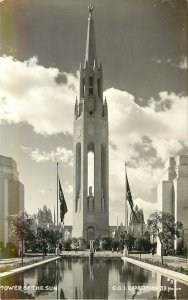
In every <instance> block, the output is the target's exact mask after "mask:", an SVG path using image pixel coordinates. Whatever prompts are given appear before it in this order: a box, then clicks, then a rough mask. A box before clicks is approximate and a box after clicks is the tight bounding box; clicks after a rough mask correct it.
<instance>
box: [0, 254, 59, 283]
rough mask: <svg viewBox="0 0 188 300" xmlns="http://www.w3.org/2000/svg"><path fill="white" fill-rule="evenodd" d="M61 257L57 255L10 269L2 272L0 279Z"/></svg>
mask: <svg viewBox="0 0 188 300" xmlns="http://www.w3.org/2000/svg"><path fill="white" fill-rule="evenodd" d="M60 258H61V256H57V257H53V258H49V259H45V260H42V261H39V262H36V263H34V264H31V265H27V266H24V267H20V268H17V269H12V270H10V271H7V272H3V273H0V279H1V278H4V277H8V276H11V275H14V274H18V273H22V272H25V271H27V270H30V269H33V268H37V267H39V266H41V265H43V264H47V263H49V262H51V261H54V260H57V259H60Z"/></svg>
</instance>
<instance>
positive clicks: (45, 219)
mask: <svg viewBox="0 0 188 300" xmlns="http://www.w3.org/2000/svg"><path fill="white" fill-rule="evenodd" d="M37 223H38V224H37V225H38V227H41V228H54V227H55V225H54V222H53V220H52V212H51V209H50V208H49V209H48V208H47V206H46V205H44V206H43V209H41V208H40V209H39V210H38V215H37Z"/></svg>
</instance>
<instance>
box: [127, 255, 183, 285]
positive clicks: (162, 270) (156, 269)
mask: <svg viewBox="0 0 188 300" xmlns="http://www.w3.org/2000/svg"><path fill="white" fill-rule="evenodd" d="M122 259H123V261H126V262H129V263H131V264H134V265H137V266H139V267H141V268H145V269H148V270H151V271H153V272H159V273H161V274H162V275H164V276H168V277H170V278H172V279H176V280H178V281H179V282H181V283H183V284H186V285H188V275H185V274H182V273H179V272H175V271H172V270H168V269H165V268H161V267H158V266H155V265H153V264H148V263H145V262H143V261H139V260H136V259H133V258H130V257H125V256H124V257H122Z"/></svg>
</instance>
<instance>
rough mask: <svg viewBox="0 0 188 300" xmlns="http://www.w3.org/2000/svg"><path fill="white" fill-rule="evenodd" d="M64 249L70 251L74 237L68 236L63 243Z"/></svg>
mask: <svg viewBox="0 0 188 300" xmlns="http://www.w3.org/2000/svg"><path fill="white" fill-rule="evenodd" d="M62 244H63V245H62V246H63V249H65V250H68V251H70V249H71V245H72V239H70V238H68V239H67V240H66V241H63V243H62Z"/></svg>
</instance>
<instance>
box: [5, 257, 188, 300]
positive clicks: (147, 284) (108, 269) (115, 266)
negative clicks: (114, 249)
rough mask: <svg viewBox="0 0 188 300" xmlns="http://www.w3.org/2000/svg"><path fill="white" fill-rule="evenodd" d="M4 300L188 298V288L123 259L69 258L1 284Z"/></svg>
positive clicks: (11, 278) (9, 278)
mask: <svg viewBox="0 0 188 300" xmlns="http://www.w3.org/2000/svg"><path fill="white" fill-rule="evenodd" d="M1 286H2V287H15V286H17V288H19V289H17V290H12V291H8V290H3V289H2V287H1V298H2V299H186V298H187V295H188V286H186V285H183V284H181V283H179V282H177V281H175V280H172V279H170V278H167V277H164V276H162V275H161V274H159V273H155V272H152V271H148V270H145V269H142V268H140V267H138V266H135V265H132V264H129V263H124V262H123V261H122V260H109V259H102V258H100V259H99V258H98V259H97V258H95V259H94V262H90V261H89V260H88V259H87V258H66V259H64V258H63V259H61V260H58V261H56V262H51V263H48V264H45V265H43V266H41V267H39V268H36V269H32V270H30V271H28V272H24V273H22V274H17V275H16V276H11V277H8V278H6V279H4V280H2V281H1Z"/></svg>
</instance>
